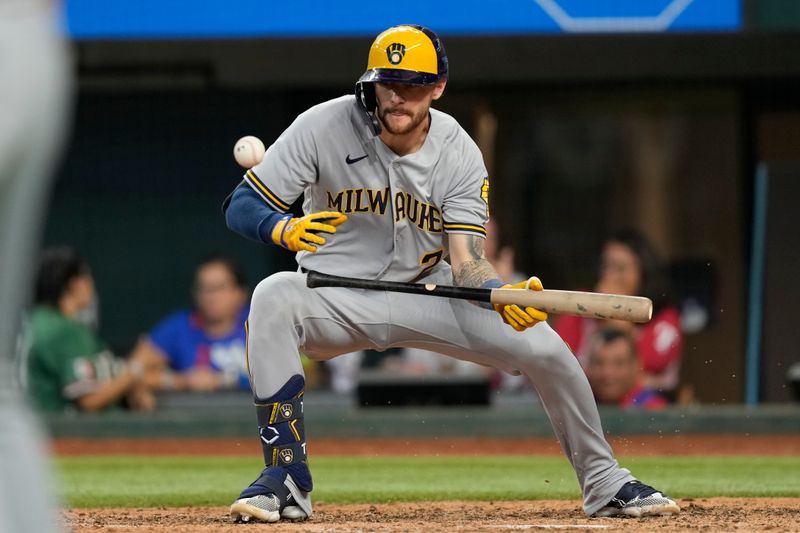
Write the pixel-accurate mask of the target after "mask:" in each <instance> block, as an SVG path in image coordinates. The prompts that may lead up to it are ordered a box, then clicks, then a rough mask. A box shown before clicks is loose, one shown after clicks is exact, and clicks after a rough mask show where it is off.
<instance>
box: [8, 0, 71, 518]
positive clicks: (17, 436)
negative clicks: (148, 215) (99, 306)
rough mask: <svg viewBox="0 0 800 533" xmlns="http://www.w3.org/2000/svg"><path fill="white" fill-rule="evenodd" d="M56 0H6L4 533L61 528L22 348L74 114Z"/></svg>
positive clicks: (68, 65)
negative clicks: (19, 373)
mask: <svg viewBox="0 0 800 533" xmlns="http://www.w3.org/2000/svg"><path fill="white" fill-rule="evenodd" d="M54 15H55V13H54V12H53V10H52V4H51V2H49V1H44V0H5V1H4V2H0V58H2V60H0V117H2V118H1V119H0V250H2V253H0V273H2V275H0V531H13V532H14V533H24V532H28V531H30V532H36V533H43V532H51V531H58V530H60V529H62V527H60V524H59V520H58V515H57V512H56V500H55V498H54V497H53V493H52V487H53V482H52V480H51V479H50V475H49V473H48V470H49V465H48V464H47V463H46V461H45V460H44V457H45V455H46V452H45V448H44V445H43V435H42V433H41V430H40V429H39V427H38V425H37V423H36V421H35V419H34V418H33V417H32V415H31V413H30V410H29V409H28V407H27V405H26V403H25V402H24V400H23V396H22V394H21V393H20V391H19V388H18V387H17V383H16V379H15V377H14V376H15V372H14V371H13V370H12V367H13V363H12V361H13V353H14V346H15V345H16V342H17V334H18V329H19V324H20V316H21V313H22V309H23V308H24V307H25V306H26V305H27V303H28V301H29V298H30V287H31V286H32V285H33V283H32V281H33V280H32V277H33V274H32V272H33V271H34V267H33V265H34V258H35V255H36V252H37V249H38V247H39V240H40V238H41V229H42V223H43V216H44V214H45V213H46V212H47V199H48V195H49V191H50V185H51V182H52V176H53V167H54V164H55V160H56V158H57V156H58V154H59V152H60V149H61V144H62V140H63V134H64V127H65V126H66V122H67V121H66V118H67V102H68V92H69V91H68V88H69V81H70V76H69V71H70V64H69V63H70V60H69V56H68V54H67V50H66V46H65V43H64V41H63V40H62V38H61V37H60V36H59V34H58V30H57V21H56V17H55V16H54Z"/></svg>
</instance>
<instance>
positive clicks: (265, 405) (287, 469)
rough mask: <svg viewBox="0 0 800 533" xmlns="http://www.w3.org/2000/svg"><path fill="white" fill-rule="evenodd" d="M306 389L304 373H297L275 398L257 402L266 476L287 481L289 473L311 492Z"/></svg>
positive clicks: (303, 487) (305, 489)
mask: <svg viewBox="0 0 800 533" xmlns="http://www.w3.org/2000/svg"><path fill="white" fill-rule="evenodd" d="M304 389H305V380H304V379H303V376H300V375H295V376H292V377H291V378H290V379H289V381H287V382H286V385H284V386H283V387H281V389H280V390H279V391H278V392H277V393H275V394H273V395H272V396H271V397H269V398H263V399H262V398H256V399H255V405H256V413H257V414H258V431H259V436H260V438H261V448H262V450H263V451H264V464H265V465H266V467H267V468H266V469H265V470H264V473H263V474H262V475H266V476H268V477H271V478H274V479H276V480H279V481H280V482H283V480H284V479H285V478H286V474H287V473H288V474H289V475H291V476H292V479H293V480H294V482H295V483H296V484H297V486H298V487H299V488H300V489H301V490H303V491H305V492H310V491H311V489H312V487H313V484H312V481H311V472H310V470H309V469H308V458H307V455H306V437H305V427H304V424H303V392H304ZM242 494H243V496H246V495H245V494H244V493H242Z"/></svg>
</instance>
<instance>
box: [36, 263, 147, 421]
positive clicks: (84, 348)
mask: <svg viewBox="0 0 800 533" xmlns="http://www.w3.org/2000/svg"><path fill="white" fill-rule="evenodd" d="M94 301H95V289H94V280H93V278H92V274H91V271H90V269H89V265H88V264H87V263H86V261H84V260H83V259H81V258H80V257H79V256H78V255H77V254H76V253H75V252H74V251H73V250H71V249H69V248H52V249H49V250H46V251H45V252H44V253H43V256H42V260H41V263H40V266H39V272H38V276H37V280H36V306H35V307H34V309H33V310H32V312H31V316H30V319H29V329H28V332H27V342H28V343H29V349H28V354H27V370H28V372H27V385H28V389H29V391H30V394H31V396H32V398H33V400H34V401H35V402H36V403H37V404H38V406H39V407H40V408H41V409H43V410H46V411H63V410H65V409H68V408H70V407H77V408H78V409H80V410H83V411H99V410H102V409H105V408H107V407H111V406H118V405H120V404H121V402H122V400H123V399H127V401H128V404H129V405H130V407H132V408H134V409H139V410H152V409H153V408H154V407H155V400H154V398H153V395H152V394H151V393H150V392H149V390H147V388H146V386H145V383H144V374H145V371H146V361H145V360H144V359H143V358H141V357H138V358H132V359H131V360H130V361H128V362H126V361H124V360H122V359H120V358H117V357H115V356H114V354H112V353H111V352H110V351H109V349H108V347H107V346H106V344H105V343H104V342H103V341H102V340H101V339H100V338H98V337H97V336H96V335H95V333H94V332H93V331H92V330H91V329H90V328H89V327H87V326H86V325H85V324H83V323H81V322H80V321H79V319H78V318H79V317H80V315H81V314H82V313H83V312H85V311H86V310H87V309H91V308H92V306H93V304H94Z"/></svg>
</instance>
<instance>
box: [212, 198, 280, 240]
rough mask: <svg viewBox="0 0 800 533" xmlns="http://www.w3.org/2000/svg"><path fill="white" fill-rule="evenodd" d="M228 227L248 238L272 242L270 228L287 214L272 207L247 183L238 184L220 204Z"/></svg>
mask: <svg viewBox="0 0 800 533" xmlns="http://www.w3.org/2000/svg"><path fill="white" fill-rule="evenodd" d="M222 209H223V211H224V212H225V223H226V224H227V226H228V228H229V229H231V230H233V231H235V232H236V233H238V234H239V235H242V236H244V237H247V238H248V239H251V240H254V241H258V242H263V243H267V244H273V242H272V237H271V235H272V230H273V229H274V228H275V225H276V224H277V223H278V221H280V220H281V219H283V218H285V217H286V216H287V215H284V214H282V213H279V212H277V211H275V210H274V209H272V208H271V207H270V206H269V205H267V203H266V202H265V201H264V200H263V199H262V198H261V197H260V196H259V195H258V193H256V192H255V191H254V190H253V189H251V188H250V187H249V186H248V185H247V184H244V183H243V184H241V185H239V186H238V187H237V188H236V189H235V190H234V191H233V193H231V195H230V196H229V197H228V198H226V199H225V203H224V204H223V205H222Z"/></svg>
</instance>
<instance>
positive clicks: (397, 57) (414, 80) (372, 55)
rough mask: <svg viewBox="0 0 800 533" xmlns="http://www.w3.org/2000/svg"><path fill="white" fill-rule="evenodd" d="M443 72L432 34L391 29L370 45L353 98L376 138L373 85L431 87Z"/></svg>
mask: <svg viewBox="0 0 800 533" xmlns="http://www.w3.org/2000/svg"><path fill="white" fill-rule="evenodd" d="M447 72H448V64H447V54H446V53H445V51H444V44H442V41H441V39H439V36H438V35H436V33H435V32H433V31H432V30H430V29H428V28H425V27H423V26H417V25H415V24H403V25H401V26H394V27H393V28H389V29H388V30H386V31H384V32H383V33H381V34H380V35H378V36H377V37H376V38H375V41H374V42H373V43H372V46H371V47H370V49H369V57H368V58H367V70H366V72H364V74H363V75H362V76H361V78H359V80H358V82H356V98H357V99H358V101H359V103H360V104H361V105H362V106H363V107H364V110H365V111H366V112H367V114H368V115H369V118H370V120H371V121H372V125H373V128H374V129H375V133H376V134H378V133H380V123H379V122H378V121H377V119H376V118H375V116H374V112H375V107H376V106H377V101H376V100H375V87H374V85H373V84H375V83H408V84H411V85H433V84H434V83H436V82H437V81H439V80H441V79H444V78H447Z"/></svg>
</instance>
